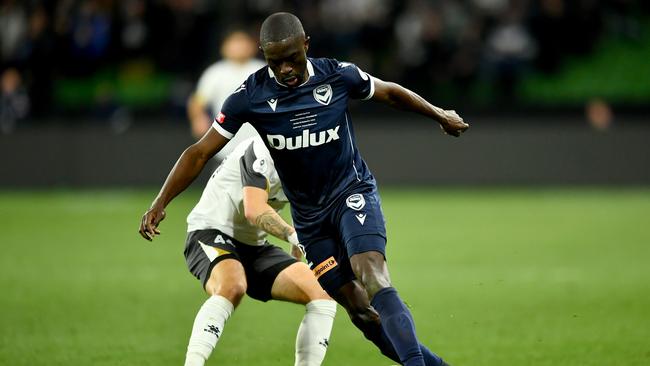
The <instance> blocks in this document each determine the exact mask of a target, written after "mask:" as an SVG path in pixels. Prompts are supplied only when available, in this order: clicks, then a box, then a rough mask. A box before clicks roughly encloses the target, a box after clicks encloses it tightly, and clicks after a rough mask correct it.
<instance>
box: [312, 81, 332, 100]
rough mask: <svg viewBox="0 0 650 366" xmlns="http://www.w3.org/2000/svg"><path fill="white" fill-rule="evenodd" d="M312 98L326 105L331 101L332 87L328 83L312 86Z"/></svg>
mask: <svg viewBox="0 0 650 366" xmlns="http://www.w3.org/2000/svg"><path fill="white" fill-rule="evenodd" d="M314 99H316V101H317V102H318V103H320V104H322V105H328V104H330V102H331V101H332V87H331V86H330V84H325V85H319V86H317V87H316V88H314Z"/></svg>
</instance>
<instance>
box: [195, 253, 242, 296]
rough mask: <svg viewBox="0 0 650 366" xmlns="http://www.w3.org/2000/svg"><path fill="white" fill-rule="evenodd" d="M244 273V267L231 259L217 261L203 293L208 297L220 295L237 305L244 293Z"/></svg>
mask: <svg viewBox="0 0 650 366" xmlns="http://www.w3.org/2000/svg"><path fill="white" fill-rule="evenodd" d="M247 287H248V286H247V282H246V272H245V271H244V266H243V265H242V264H241V263H240V262H239V261H238V260H237V259H233V258H227V259H224V260H222V261H219V263H217V264H216V265H215V266H214V267H212V271H211V273H210V278H208V281H207V282H206V283H205V291H206V292H207V293H208V294H210V295H220V296H223V297H225V298H227V299H228V300H230V302H232V303H233V304H234V305H237V303H239V301H240V300H241V298H242V297H243V296H244V294H245V293H246V289H247Z"/></svg>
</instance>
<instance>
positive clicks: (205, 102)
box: [187, 31, 266, 160]
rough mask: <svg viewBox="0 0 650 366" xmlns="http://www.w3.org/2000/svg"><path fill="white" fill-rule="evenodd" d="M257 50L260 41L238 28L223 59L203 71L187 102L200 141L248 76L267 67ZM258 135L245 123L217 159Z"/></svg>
mask: <svg viewBox="0 0 650 366" xmlns="http://www.w3.org/2000/svg"><path fill="white" fill-rule="evenodd" d="M257 52H258V49H257V43H256V41H255V40H254V39H253V38H252V37H251V36H250V35H248V34H247V33H245V32H243V31H234V32H231V33H230V34H228V35H227V36H226V38H225V39H224V41H223V43H222V45H221V56H222V57H223V58H222V59H221V60H219V61H217V62H215V63H213V64H212V65H210V66H209V67H208V68H207V69H205V71H203V74H201V77H200V78H199V81H198V83H197V86H196V90H195V91H194V93H193V94H192V96H191V97H190V99H189V101H188V103H187V116H188V118H189V120H190V126H191V128H192V136H194V138H196V139H197V140H198V139H199V138H201V137H202V136H203V135H204V134H205V133H206V132H207V131H208V129H209V128H210V127H211V126H212V122H213V121H214V118H215V117H216V115H217V113H219V111H221V106H222V105H223V102H224V101H225V100H226V98H228V96H230V94H232V92H233V91H234V90H235V89H237V87H239V86H240V85H241V84H242V82H243V81H244V80H246V78H247V77H248V75H250V74H252V73H254V72H255V71H257V70H259V69H261V68H262V67H264V66H266V63H265V62H264V61H262V60H260V59H257V58H255V55H256V54H257ZM254 135H257V132H255V129H254V128H253V127H252V126H251V125H250V124H246V125H244V126H242V128H241V130H240V131H239V132H238V133H237V135H236V136H235V137H234V138H233V139H232V140H231V141H230V142H229V143H228V144H227V146H225V147H224V148H223V149H222V150H221V151H220V152H219V153H218V154H217V156H216V159H217V160H221V159H223V158H224V157H226V156H227V155H228V154H229V153H230V152H231V151H232V150H233V149H234V147H235V146H237V145H238V144H239V143H240V142H241V141H243V140H244V139H247V138H249V137H251V136H254Z"/></svg>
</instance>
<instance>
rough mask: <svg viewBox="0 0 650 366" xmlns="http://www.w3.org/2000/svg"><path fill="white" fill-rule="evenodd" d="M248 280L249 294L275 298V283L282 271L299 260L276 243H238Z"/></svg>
mask: <svg viewBox="0 0 650 366" xmlns="http://www.w3.org/2000/svg"><path fill="white" fill-rule="evenodd" d="M238 249H239V253H240V255H241V258H242V264H243V265H244V269H245V271H246V279H247V281H248V289H247V291H246V293H247V294H248V296H250V297H252V298H253V299H256V300H259V301H268V300H271V299H272V298H273V296H272V289H273V285H274V283H275V281H276V279H277V278H278V276H279V275H280V273H282V271H284V270H285V269H286V268H288V267H290V266H291V265H293V264H294V263H297V260H296V259H295V258H293V257H292V256H290V255H289V253H287V252H286V251H284V250H282V248H279V247H277V246H275V245H271V244H268V243H267V244H265V245H263V246H251V245H245V244H242V245H238Z"/></svg>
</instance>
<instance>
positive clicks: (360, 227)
mask: <svg viewBox="0 0 650 366" xmlns="http://www.w3.org/2000/svg"><path fill="white" fill-rule="evenodd" d="M337 210H338V211H337V212H338V214H337V215H336V217H337V222H336V225H335V226H336V228H337V229H338V234H339V237H340V238H341V240H342V242H343V244H344V245H345V249H346V250H347V252H348V255H349V256H350V257H351V256H353V255H355V254H359V253H363V252H369V251H376V252H379V253H381V254H382V255H385V253H386V239H385V238H386V223H385V220H384V214H383V212H382V210H381V201H380V199H379V195H378V194H377V192H376V191H375V190H366V191H363V192H360V193H354V194H351V195H350V196H348V197H347V198H346V200H345V204H341V205H339V207H338V208H337ZM373 235H376V236H379V237H382V238H384V239H383V240H355V239H356V238H357V237H368V236H373Z"/></svg>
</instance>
